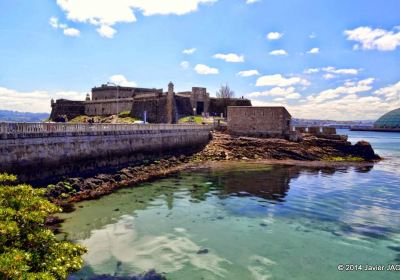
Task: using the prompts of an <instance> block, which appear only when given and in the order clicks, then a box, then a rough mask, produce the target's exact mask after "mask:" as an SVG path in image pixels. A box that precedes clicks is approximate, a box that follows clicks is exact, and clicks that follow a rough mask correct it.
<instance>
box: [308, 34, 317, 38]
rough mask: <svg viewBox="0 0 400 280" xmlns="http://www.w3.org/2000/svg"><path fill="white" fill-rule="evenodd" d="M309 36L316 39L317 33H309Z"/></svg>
mask: <svg viewBox="0 0 400 280" xmlns="http://www.w3.org/2000/svg"><path fill="white" fill-rule="evenodd" d="M308 38H310V39H315V38H317V35H316V34H315V33H311V34H310V35H308Z"/></svg>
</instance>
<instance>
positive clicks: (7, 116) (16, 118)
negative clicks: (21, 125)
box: [0, 110, 49, 122]
mask: <svg viewBox="0 0 400 280" xmlns="http://www.w3.org/2000/svg"><path fill="white" fill-rule="evenodd" d="M48 117H49V114H47V113H28V112H17V111H8V110H0V122H41V121H43V120H45V119H47V118H48Z"/></svg>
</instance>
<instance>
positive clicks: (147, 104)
mask: <svg viewBox="0 0 400 280" xmlns="http://www.w3.org/2000/svg"><path fill="white" fill-rule="evenodd" d="M144 111H146V113H147V122H149V123H167V122H168V117H167V113H168V112H167V97H166V96H162V97H159V98H150V99H135V100H134V101H133V103H132V108H131V116H132V117H134V118H139V119H143V114H144Z"/></svg>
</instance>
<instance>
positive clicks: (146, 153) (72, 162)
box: [0, 123, 211, 182]
mask: <svg viewBox="0 0 400 280" xmlns="http://www.w3.org/2000/svg"><path fill="white" fill-rule="evenodd" d="M210 130H211V126H206V125H204V126H201V125H166V124H146V125H139V124H138V125H136V124H92V125H90V124H59V123H57V124H55V123H1V124H0V171H1V172H10V173H14V174H17V175H19V177H20V179H21V180H22V181H30V182H33V181H41V180H46V181H55V180H57V179H59V178H60V177H62V176H77V175H83V174H90V173H93V172H98V171H102V170H108V169H111V168H119V167H121V166H124V165H127V164H129V163H134V162H136V161H141V160H145V159H154V158H158V157H161V156H163V155H173V154H178V153H185V152H187V151H188V150H190V151H192V150H198V149H200V148H201V147H203V146H204V145H206V144H207V143H208V141H209V140H210Z"/></svg>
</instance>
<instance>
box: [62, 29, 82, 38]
mask: <svg viewBox="0 0 400 280" xmlns="http://www.w3.org/2000/svg"><path fill="white" fill-rule="evenodd" d="M80 34H81V32H80V31H79V30H78V29H76V28H72V27H68V28H65V29H64V35H66V36H71V37H78V36H79V35H80Z"/></svg>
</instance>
